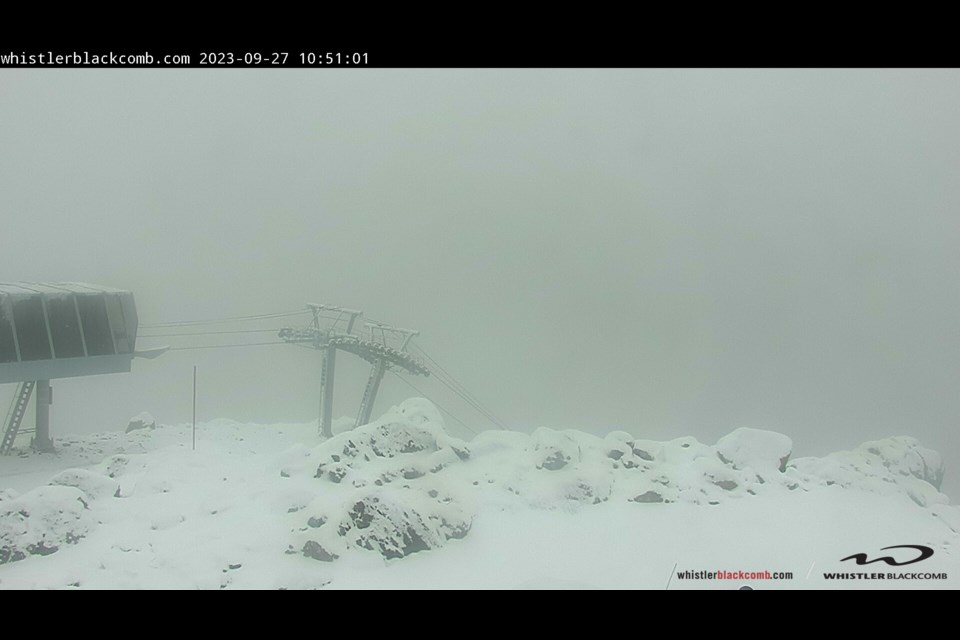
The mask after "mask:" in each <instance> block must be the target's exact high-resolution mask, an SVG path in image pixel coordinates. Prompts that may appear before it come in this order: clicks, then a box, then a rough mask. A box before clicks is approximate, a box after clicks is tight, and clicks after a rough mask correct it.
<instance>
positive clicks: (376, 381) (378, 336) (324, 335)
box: [279, 304, 430, 438]
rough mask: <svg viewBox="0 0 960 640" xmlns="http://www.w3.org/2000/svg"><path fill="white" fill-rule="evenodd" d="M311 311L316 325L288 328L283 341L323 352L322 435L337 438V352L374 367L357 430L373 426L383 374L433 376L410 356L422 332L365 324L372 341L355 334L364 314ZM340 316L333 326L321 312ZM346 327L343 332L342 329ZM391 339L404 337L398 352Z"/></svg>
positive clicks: (314, 307)
mask: <svg viewBox="0 0 960 640" xmlns="http://www.w3.org/2000/svg"><path fill="white" fill-rule="evenodd" d="M307 308H308V309H310V310H311V311H312V312H313V322H312V324H311V325H310V326H309V327H307V328H303V329H297V328H284V329H281V330H280V333H279V335H280V338H281V339H283V340H285V341H287V342H290V343H297V344H309V345H311V346H313V348H314V349H317V350H320V351H322V352H323V369H322V372H321V374H320V433H321V434H322V435H324V436H326V437H328V438H329V437H331V436H332V435H333V376H334V369H335V365H336V357H337V350H338V349H339V350H341V351H347V352H349V353H352V354H354V355H356V356H359V357H361V358H363V359H364V360H366V361H367V362H369V363H370V364H372V365H373V368H372V370H371V371H370V378H369V379H368V380H367V386H366V389H365V390H364V393H363V400H362V401H361V402H360V411H359V414H358V416H357V422H356V424H357V426H360V425H362V424H367V423H368V422H370V416H371V414H372V412H373V404H374V402H376V399H377V393H378V392H379V390H380V382H381V381H382V380H383V374H384V373H386V371H387V370H388V369H390V368H391V367H398V368H401V369H403V370H404V371H407V372H409V373H412V374H414V375H423V376H428V375H430V371H429V369H427V366H426V365H425V364H424V363H423V362H421V361H420V360H419V359H418V358H415V357H414V356H413V355H411V354H410V353H407V345H409V344H410V340H411V339H412V338H413V337H414V336H417V335H420V332H419V331H414V330H412V329H400V328H397V327H391V326H389V325H385V324H381V323H370V322H368V323H365V326H366V327H367V328H368V329H369V331H370V337H369V339H367V338H365V337H362V336H360V335H357V334H355V333H354V328H355V327H356V325H357V320H358V319H359V318H360V317H362V316H363V312H362V311H357V310H355V309H344V308H342V307H335V306H332V305H326V304H310V305H307ZM324 311H326V312H330V313H336V314H337V315H336V316H335V317H334V318H333V320H332V323H331V322H325V321H324V320H323V317H322V316H321V312H324ZM341 326H342V328H340V327H341ZM388 336H390V337H394V336H401V344H400V345H399V347H397V348H395V347H393V346H391V345H389V344H388Z"/></svg>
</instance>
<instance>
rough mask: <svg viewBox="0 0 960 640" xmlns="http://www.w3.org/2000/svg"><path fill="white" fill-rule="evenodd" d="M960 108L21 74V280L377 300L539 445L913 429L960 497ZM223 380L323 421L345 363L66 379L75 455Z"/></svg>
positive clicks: (175, 356)
mask: <svg viewBox="0 0 960 640" xmlns="http://www.w3.org/2000/svg"><path fill="white" fill-rule="evenodd" d="M957 105H960V72H957V71H953V70H935V71H923V70H859V71H845V70H389V71H386V70H384V71H380V70H339V69H337V70H333V69H324V70H273V71H260V70H217V71H207V70H185V71H175V70H166V69H164V70H153V71H144V70H86V69H84V70H53V69H44V70H3V71H2V72H0V149H2V153H0V216H2V222H3V224H2V227H0V281H18V280H22V281H89V282H94V283H98V284H104V285H110V286H115V287H121V288H128V289H130V290H132V291H134V293H135V294H136V298H137V302H138V308H139V311H140V316H141V322H142V323H145V324H150V323H157V322H164V321H173V320H192V319H201V318H221V317H226V316H236V315H246V314H257V313H270V312H275V311H288V310H291V309H297V308H300V307H302V306H303V305H304V304H305V303H307V302H327V303H331V304H339V305H344V306H350V307H356V308H360V309H363V310H365V311H366V312H367V313H368V314H369V315H370V316H373V317H375V318H378V319H384V320H387V321H389V322H393V323H395V324H398V325H401V326H405V327H413V328H417V329H420V330H421V331H422V335H421V336H420V338H419V339H418V343H419V344H420V345H421V346H422V347H423V348H424V349H425V350H426V351H427V352H428V353H430V354H431V355H432V356H433V357H434V358H436V359H437V361H439V362H440V363H441V364H442V365H443V366H444V367H445V368H446V369H447V370H448V371H449V372H450V373H451V374H453V375H454V376H455V377H456V378H457V379H458V380H459V381H460V382H461V383H463V384H464V385H465V386H466V387H467V388H468V389H470V390H471V391H472V392H473V394H474V395H476V396H477V397H479V398H480V400H481V401H483V402H484V403H485V404H486V405H487V406H488V407H489V408H490V409H492V410H493V411H494V412H495V413H496V414H498V415H499V416H500V417H501V418H502V419H503V420H504V421H505V422H507V423H508V424H509V425H511V426H512V427H514V428H517V429H521V430H532V429H533V428H536V427H538V426H550V427H558V428H560V427H562V428H579V429H583V430H587V431H592V432H596V433H604V432H606V431H608V430H611V429H624V430H627V431H629V432H631V433H633V434H635V435H637V436H639V437H646V438H653V439H668V438H672V437H677V436H681V435H687V434H692V435H695V436H697V437H698V438H700V439H701V440H704V441H706V442H714V441H715V440H716V439H717V438H718V437H720V436H721V435H723V434H725V433H727V432H729V431H731V430H732V429H734V428H736V427H740V426H748V427H758V428H767V429H773V430H776V431H780V432H783V433H786V434H787V435H789V436H790V437H791V438H793V440H794V443H795V447H796V453H797V454H822V453H826V452H828V451H831V450H836V449H839V448H849V447H852V446H855V445H856V444H858V443H860V442H862V441H864V440H867V439H872V438H879V437H885V436H889V435H899V434H903V435H911V436H915V437H918V438H920V439H921V440H922V441H923V443H924V444H926V445H928V446H930V447H933V448H936V449H938V450H940V451H941V452H942V453H943V454H944V456H945V457H946V459H947V462H948V465H949V467H948V476H947V488H948V490H950V489H952V493H953V494H954V495H953V498H954V499H956V497H957V494H960V481H958V479H957V478H956V477H955V476H957V475H960V474H958V473H957V469H958V468H960V433H958V429H957V427H958V424H960V393H958V389H957V386H958V381H960V363H958V354H960V288H958V273H960V250H958V247H960V217H958V212H960V206H958V205H960V180H958V176H960V126H958V125H960V120H958V116H957ZM282 324H283V323H282V322H280V321H276V320H274V321H270V322H263V323H259V324H257V325H256V328H261V329H275V328H279V327H280V326H282ZM247 326H248V325H233V326H230V327H224V328H228V329H242V328H246V327H247ZM205 328H206V329H209V327H205ZM251 328H253V327H252V326H251ZM142 333H144V334H146V333H148V331H147V330H146V329H143V330H142ZM154 333H155V332H154ZM274 339H275V338H274V337H273V335H272V334H270V333H267V332H263V333H259V334H252V335H251V336H250V337H245V336H235V335H224V336H212V337H211V336H201V337H199V338H193V339H192V340H193V342H190V341H188V340H187V339H185V338H177V339H141V340H140V342H139V345H138V346H139V347H140V348H145V347H149V346H156V345H160V344H171V345H173V344H176V345H205V344H213V343H214V342H221V343H235V342H239V341H246V340H250V341H268V340H274ZM194 364H197V365H199V368H200V375H201V419H209V418H215V417H227V418H235V419H239V420H244V421H256V422H278V421H297V422H302V421H308V420H311V419H316V412H317V385H318V381H319V357H318V356H317V354H316V353H315V352H313V351H310V350H307V349H298V348H294V347H291V346H286V345H280V346H262V347H251V348H234V349H222V350H209V351H180V352H171V353H168V354H166V355H164V356H163V357H161V358H159V359H157V360H153V361H142V360H138V361H136V363H135V367H134V372H133V373H132V374H125V375H112V376H103V377H96V378H88V379H80V380H61V381H55V382H54V387H55V389H56V396H55V398H56V400H55V402H56V404H55V405H54V407H53V409H52V413H51V416H52V435H53V436H54V438H56V437H57V435H58V434H63V433H67V432H90V431H99V430H113V429H122V428H124V427H125V426H126V423H127V420H128V419H129V417H130V416H131V415H133V414H135V413H138V412H140V411H143V410H147V411H150V412H152V413H153V414H155V415H156V417H157V418H158V419H160V420H161V421H165V422H177V421H186V420H187V419H189V415H190V376H191V370H192V366H193V365H194ZM338 364H340V365H342V366H341V372H340V373H342V376H341V377H340V379H338V381H337V383H338V389H337V398H336V407H335V411H334V413H335V415H355V414H356V410H357V405H358V404H359V399H360V396H361V395H362V387H363V383H364V381H365V376H366V371H367V370H366V366H365V365H363V366H361V364H359V363H356V362H351V360H350V358H349V357H343V358H341V359H340V361H339V363H338ZM412 381H413V382H414V384H416V385H417V386H419V387H420V388H421V389H422V390H423V391H425V392H426V393H427V395H428V396H430V397H432V398H433V399H434V400H436V401H438V402H439V403H440V404H441V405H442V406H444V407H445V408H446V409H447V410H449V411H451V412H452V413H454V414H455V415H457V416H458V417H459V418H460V419H462V420H463V421H464V422H466V423H467V424H468V425H469V426H471V427H472V428H474V429H476V430H480V429H486V428H490V427H491V425H490V424H489V423H488V422H486V421H485V420H484V419H483V417H482V416H480V415H478V414H476V413H474V412H472V411H471V410H470V409H469V408H468V407H467V406H466V405H464V404H463V403H462V402H461V401H459V399H457V398H456V397H455V396H452V395H451V394H450V393H449V392H448V391H447V389H446V388H445V387H443V386H441V385H440V384H438V383H437V381H436V380H423V379H415V380H412ZM7 387H8V388H5V389H2V390H0V394H2V395H0V402H3V403H6V402H7V399H8V398H9V397H10V395H11V393H12V388H10V387H12V385H7ZM410 395H418V394H414V393H413V392H411V390H410V389H409V388H408V387H405V386H404V385H403V383H402V382H401V381H399V380H397V379H396V378H391V377H388V378H387V379H386V381H385V383H384V387H383V392H382V394H381V397H380V400H379V402H378V404H377V408H376V409H375V411H374V414H375V415H378V414H379V413H381V412H382V411H383V410H384V409H385V408H387V407H388V406H389V405H390V404H394V403H396V402H398V401H400V400H402V399H403V398H405V397H408V396H410ZM3 406H4V407H5V406H6V405H5V404H4V405H3ZM450 430H451V431H452V432H454V433H456V434H458V435H469V434H467V433H466V432H464V430H463V428H462V427H460V426H459V425H456V424H455V423H454V424H451V425H450Z"/></svg>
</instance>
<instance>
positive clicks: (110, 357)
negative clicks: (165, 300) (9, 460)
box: [0, 282, 165, 453]
mask: <svg viewBox="0 0 960 640" xmlns="http://www.w3.org/2000/svg"><path fill="white" fill-rule="evenodd" d="M138 326H139V320H138V318H137V308H136V304H135V303H134V299H133V294H132V293H130V292H129V291H123V290H120V289H114V288H111V287H102V286H98V285H92V284H84V283H78V282H62V283H61V282H58V283H24V282H18V283H5V282H0V384H2V383H11V382H16V383H30V385H28V386H24V385H21V386H20V388H19V391H18V393H17V394H16V396H15V398H14V403H13V406H12V407H11V411H10V414H9V415H8V420H7V421H6V423H5V425H4V427H5V429H4V439H3V441H2V449H3V451H2V452H4V453H5V452H7V451H9V449H10V447H11V446H12V443H13V439H14V438H16V435H17V433H18V430H19V425H20V421H21V420H22V418H23V413H24V411H25V405H26V400H29V397H30V392H31V391H34V392H35V396H36V400H37V402H36V404H37V427H36V436H35V437H34V446H35V448H38V449H44V450H45V449H50V448H52V443H51V441H50V437H49V408H50V404H51V402H52V389H51V387H50V380H53V379H56V378H73V377H78V376H90V375H98V374H104V373H122V372H128V371H130V368H131V362H132V361H133V358H135V357H147V358H152V357H156V356H158V355H160V354H161V353H163V351H165V349H155V350H152V351H146V352H137V351H136V342H137V329H138ZM24 397H25V398H26V400H24ZM21 405H23V406H21ZM7 440H10V442H9V443H8V442H7Z"/></svg>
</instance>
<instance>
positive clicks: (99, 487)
mask: <svg viewBox="0 0 960 640" xmlns="http://www.w3.org/2000/svg"><path fill="white" fill-rule="evenodd" d="M50 485H52V486H61V487H76V488H77V489H80V490H81V491H83V493H84V494H85V495H86V496H88V497H89V498H91V499H93V500H96V499H98V498H110V497H117V496H119V494H120V483H119V482H117V481H116V480H114V479H113V478H109V477H107V476H105V475H103V474H100V473H96V472H94V471H89V470H87V469H65V470H64V471H61V472H60V473H58V474H57V475H55V476H54V477H53V478H52V479H51V480H50Z"/></svg>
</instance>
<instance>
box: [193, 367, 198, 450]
mask: <svg viewBox="0 0 960 640" xmlns="http://www.w3.org/2000/svg"><path fill="white" fill-rule="evenodd" d="M193 450H194V451H196V450H197V365H193Z"/></svg>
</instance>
